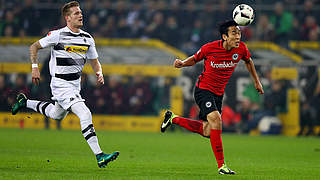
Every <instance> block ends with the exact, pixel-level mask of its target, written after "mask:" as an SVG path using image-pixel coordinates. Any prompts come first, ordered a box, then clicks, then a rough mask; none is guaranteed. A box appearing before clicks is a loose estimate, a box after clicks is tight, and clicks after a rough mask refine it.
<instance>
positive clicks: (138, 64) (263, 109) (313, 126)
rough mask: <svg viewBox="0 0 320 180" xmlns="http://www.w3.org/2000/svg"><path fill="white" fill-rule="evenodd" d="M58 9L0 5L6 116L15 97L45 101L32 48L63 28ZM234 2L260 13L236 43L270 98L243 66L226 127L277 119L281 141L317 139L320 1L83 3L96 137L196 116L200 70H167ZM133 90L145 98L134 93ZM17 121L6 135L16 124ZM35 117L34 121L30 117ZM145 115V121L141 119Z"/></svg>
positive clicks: (231, 90) (1, 1)
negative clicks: (93, 66) (92, 51)
mask: <svg viewBox="0 0 320 180" xmlns="http://www.w3.org/2000/svg"><path fill="white" fill-rule="evenodd" d="M63 3H64V1H61V0H24V1H17V0H12V1H5V0H0V53H1V57H0V72H1V76H0V90H1V91H2V93H1V94H2V96H1V100H0V101H1V102H2V103H1V106H0V108H1V111H3V112H7V111H9V110H10V105H11V104H12V103H13V102H14V96H15V94H16V93H17V92H20V91H23V92H25V93H27V94H28V95H29V97H31V98H41V99H43V100H48V99H50V89H48V88H49V85H48V81H49V79H48V78H49V77H47V76H45V74H46V73H47V71H48V70H47V69H46V68H43V72H42V76H43V80H42V83H41V85H40V86H39V87H34V86H31V77H30V73H29V72H30V65H29V55H28V53H29V52H28V46H29V45H30V43H31V42H33V41H35V40H37V39H39V38H40V37H41V36H44V35H46V34H47V33H48V32H49V31H50V30H53V29H57V28H60V27H63V26H64V23H63V20H62V18H61V17H60V16H58V15H59V14H60V9H59V8H60V7H61V5H62V4H63ZM240 3H246V4H250V5H251V6H252V7H253V8H254V9H255V11H256V12H255V13H256V18H255V21H254V23H253V24H252V25H250V26H248V27H241V28H242V40H243V41H245V42H246V43H247V45H248V47H249V50H250V51H251V53H252V56H253V59H254V62H255V64H256V66H257V71H258V73H259V75H260V76H261V79H262V82H263V84H264V87H265V91H266V94H265V95H264V97H263V98H261V97H259V96H256V94H255V92H254V91H252V88H253V86H252V84H251V83H250V82H251V81H250V77H249V74H248V73H247V72H246V69H245V66H244V64H243V63H241V64H239V65H238V67H237V69H236V71H235V72H234V75H233V76H232V78H231V79H230V81H229V83H228V85H227V89H226V95H225V105H226V107H230V110H232V112H233V113H234V116H233V115H231V114H232V113H230V111H226V112H225V114H228V113H229V116H226V117H225V118H224V119H228V121H227V120H226V121H225V122H224V126H225V127H224V129H225V130H226V131H230V132H239V133H249V132H251V133H255V132H259V129H258V123H259V121H260V120H261V119H262V118H261V117H262V116H274V115H276V116H277V117H279V118H280V119H281V123H282V133H283V134H286V135H297V134H299V135H305V134H307V135H311V134H317V133H320V128H319V125H320V109H319V106H318V103H319V102H320V83H319V79H320V78H319V77H320V71H319V61H320V58H319V57H320V42H319V33H320V29H319V23H320V19H319V18H320V16H319V15H320V1H319V0H282V1H275V0H271V1H262V0H256V1H252V2H251V1H235V0H219V1H218V0H211V1H209V0H167V1H166V0H164V1H161V0H158V1H156V0H150V1H149V0H148V1H146V0H132V1H124V0H86V1H84V0H83V1H80V4H81V8H82V11H83V14H84V27H83V29H84V30H86V31H88V32H89V33H91V34H92V35H93V36H94V38H95V40H96V44H97V50H98V53H99V60H100V61H101V62H102V64H103V69H104V73H105V77H106V82H107V83H106V85H105V86H103V87H97V88H95V82H94V77H93V76H92V75H90V73H91V71H90V69H89V68H87V67H86V68H85V70H84V71H85V74H84V76H83V91H82V93H83V96H84V97H85V99H86V100H87V104H88V106H89V107H90V109H91V110H92V111H93V112H94V113H95V114H105V115H104V116H101V115H96V116H97V118H95V119H97V120H95V121H96V122H97V124H100V125H101V126H99V125H98V126H97V129H99V128H100V129H108V127H109V129H113V130H138V129H139V128H137V127H138V126H139V125H138V126H136V125H137V124H139V122H140V123H141V124H143V123H144V122H146V124H144V125H141V124H140V126H139V127H140V128H141V127H142V129H143V130H146V129H147V130H148V129H149V130H150V129H152V130H151V131H158V129H157V128H156V126H158V124H159V122H160V121H161V117H159V116H160V114H161V111H162V109H164V108H176V109H173V110H175V111H176V112H177V111H178V112H180V114H181V115H184V116H189V117H193V118H197V108H196V107H195V106H194V104H193V103H194V102H193V97H192V96H193V94H192V91H193V85H194V83H195V80H196V78H197V75H198V74H199V73H201V70H202V69H201V68H202V67H201V65H197V66H196V67H195V68H186V69H184V70H183V71H182V72H180V71H178V70H174V69H173V68H172V67H171V64H172V62H173V59H174V58H175V57H180V58H184V57H186V56H189V55H192V54H193V53H195V52H196V51H197V50H198V49H199V48H200V47H201V45H203V44H205V43H207V42H210V41H213V40H216V39H219V34H218V32H217V28H216V26H217V24H218V22H221V21H224V20H226V19H230V18H231V14H232V9H233V8H234V7H235V6H236V4H240ZM42 51H44V53H43V52H42V53H40V54H39V55H40V56H39V59H40V62H42V63H43V67H46V66H45V63H46V62H47V60H48V56H49V50H48V49H46V50H42ZM139 89H140V90H142V91H143V93H141V92H140V93H135V92H138V91H140V90H139ZM179 92H181V93H183V96H179ZM141 94H142V96H141ZM106 115H107V116H106ZM123 115H125V116H123ZM260 116H261V117H260ZM22 117H25V116H19V117H18V118H16V119H17V120H16V123H15V124H14V125H13V124H11V125H10V127H19V126H22V125H23V124H21V121H20V120H19V118H22ZM35 117H38V116H37V115H34V114H33V115H32V117H31V119H33V120H34V119H36V118H35ZM39 117H40V118H41V115H39ZM146 117H147V119H148V118H149V120H146V119H144V120H141V119H143V118H146ZM12 118H13V117H12V116H10V115H9V114H6V115H3V116H2V118H1V119H0V126H4V127H8V126H9V125H5V124H4V122H6V123H9V122H10V121H9V120H10V119H12ZM42 118H43V117H42ZM150 118H151V119H150ZM105 119H107V120H105ZM110 119H114V120H110ZM132 119H134V120H132ZM26 121H27V120H26ZM35 122H41V123H42V120H37V121H36V120H34V121H33V125H30V126H31V127H34V126H39V127H44V125H43V123H42V124H41V125H38V124H37V125H34V123H35ZM149 122H155V123H149ZM62 123H64V124H63V125H62V127H63V128H66V127H69V126H70V127H73V128H78V123H77V121H76V118H75V117H73V116H70V118H69V120H65V121H64V122H62ZM123 123H126V124H123ZM148 123H149V124H148ZM28 126H29V125H27V126H23V127H28ZM124 127H127V128H124ZM148 127H151V128H148ZM299 127H302V128H299ZM304 127H305V128H304ZM140 130H141V129H140ZM299 130H301V131H300V132H299ZM260 133H261V131H260ZM269 133H277V132H276V131H270V132H269Z"/></svg>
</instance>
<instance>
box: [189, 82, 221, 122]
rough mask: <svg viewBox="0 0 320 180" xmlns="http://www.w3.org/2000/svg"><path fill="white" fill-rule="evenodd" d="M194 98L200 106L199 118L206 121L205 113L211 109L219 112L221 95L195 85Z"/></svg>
mask: <svg viewBox="0 0 320 180" xmlns="http://www.w3.org/2000/svg"><path fill="white" fill-rule="evenodd" d="M194 99H195V100H196V103H197V104H198V106H199V108H200V113H199V118H200V119H201V120H205V121H207V115H208V114H209V113H211V112H212V111H219V113H220V114H221V108H222V99H223V95H220V96H219V95H216V94H214V93H213V92H211V91H209V90H206V89H200V88H198V87H195V90H194Z"/></svg>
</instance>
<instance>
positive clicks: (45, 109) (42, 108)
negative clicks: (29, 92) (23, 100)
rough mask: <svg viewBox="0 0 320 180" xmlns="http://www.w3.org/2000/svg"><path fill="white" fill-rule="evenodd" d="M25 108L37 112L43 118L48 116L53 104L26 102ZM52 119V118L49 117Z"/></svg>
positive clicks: (34, 101) (35, 101)
mask: <svg viewBox="0 0 320 180" xmlns="http://www.w3.org/2000/svg"><path fill="white" fill-rule="evenodd" d="M27 108H30V109H33V110H34V111H36V112H39V113H41V114H43V115H45V116H48V117H50V116H49V112H50V110H51V109H52V108H53V104H51V103H49V102H45V101H37V100H30V99H28V100H27ZM50 118H52V117H50Z"/></svg>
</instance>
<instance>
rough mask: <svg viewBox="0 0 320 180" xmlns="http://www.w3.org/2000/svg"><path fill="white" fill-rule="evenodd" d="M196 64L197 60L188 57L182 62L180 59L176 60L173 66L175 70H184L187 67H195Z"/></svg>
mask: <svg viewBox="0 0 320 180" xmlns="http://www.w3.org/2000/svg"><path fill="white" fill-rule="evenodd" d="M195 64H196V59H195V57H194V55H193V56H190V57H188V58H187V59H185V60H180V59H176V60H175V61H174V63H173V66H174V67H175V68H182V67H186V66H193V65H195Z"/></svg>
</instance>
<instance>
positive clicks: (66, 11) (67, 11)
mask: <svg viewBox="0 0 320 180" xmlns="http://www.w3.org/2000/svg"><path fill="white" fill-rule="evenodd" d="M72 7H80V4H79V3H78V2H77V1H71V2H68V3H66V4H64V5H63V6H62V8H61V14H62V16H63V17H65V16H69V15H70V8H72Z"/></svg>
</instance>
